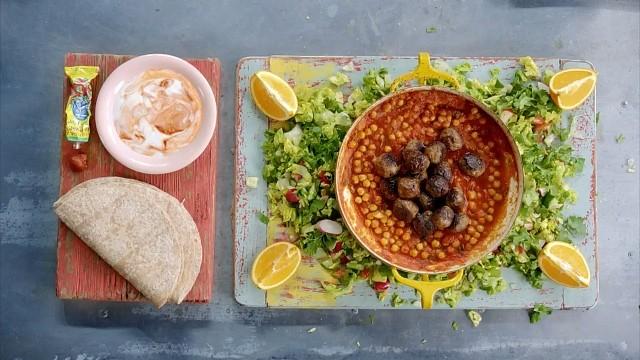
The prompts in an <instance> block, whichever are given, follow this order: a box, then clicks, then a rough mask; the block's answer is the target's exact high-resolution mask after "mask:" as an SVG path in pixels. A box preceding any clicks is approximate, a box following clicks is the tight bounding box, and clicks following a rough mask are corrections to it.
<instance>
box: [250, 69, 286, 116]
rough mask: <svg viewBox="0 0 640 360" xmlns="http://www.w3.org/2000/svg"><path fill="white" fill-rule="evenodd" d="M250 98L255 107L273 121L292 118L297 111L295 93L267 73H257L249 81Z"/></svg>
mask: <svg viewBox="0 0 640 360" xmlns="http://www.w3.org/2000/svg"><path fill="white" fill-rule="evenodd" d="M250 87H251V96H252V97H253V101H254V102H255V103H256V106H257V107H258V109H260V111H262V112H263V113H264V114H265V115H267V116H268V117H270V118H271V119H274V120H279V121H283V120H287V119H290V118H292V117H293V116H294V115H295V114H296V111H297V110H298V98H297V97H296V94H295V92H294V91H293V89H292V88H291V86H289V84H287V82H286V81H284V80H283V79H282V78H281V77H279V76H278V75H276V74H274V73H271V72H268V71H258V72H257V73H255V74H253V76H252V77H251V81H250Z"/></svg>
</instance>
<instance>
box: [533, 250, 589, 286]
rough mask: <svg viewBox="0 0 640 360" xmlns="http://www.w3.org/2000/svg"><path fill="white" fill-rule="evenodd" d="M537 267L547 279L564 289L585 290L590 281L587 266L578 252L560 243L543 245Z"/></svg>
mask: <svg viewBox="0 0 640 360" xmlns="http://www.w3.org/2000/svg"><path fill="white" fill-rule="evenodd" d="M538 265H540V269H541V270H542V272H543V273H544V274H545V275H547V277H549V279H551V280H553V281H555V282H556V283H558V284H560V285H563V286H566V287H570V288H585V287H588V286H589V282H590V281H591V274H590V272H589V265H587V261H586V260H585V259H584V256H582V253H580V250H578V249H577V248H576V247H575V246H573V245H571V244H567V243H565V242H562V241H552V242H550V243H548V244H547V245H545V247H544V248H543V249H542V251H541V252H540V254H539V255H538Z"/></svg>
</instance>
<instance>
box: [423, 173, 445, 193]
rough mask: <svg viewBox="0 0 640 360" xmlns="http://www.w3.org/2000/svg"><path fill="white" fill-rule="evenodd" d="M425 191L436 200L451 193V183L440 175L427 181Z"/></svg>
mask: <svg viewBox="0 0 640 360" xmlns="http://www.w3.org/2000/svg"><path fill="white" fill-rule="evenodd" d="M425 190H426V191H427V194H429V195H431V196H432V197H434V198H438V197H441V196H445V195H447V193H448V192H449V181H447V179H445V178H444V177H442V176H440V175H436V176H432V177H430V178H429V179H427V183H426V185H425Z"/></svg>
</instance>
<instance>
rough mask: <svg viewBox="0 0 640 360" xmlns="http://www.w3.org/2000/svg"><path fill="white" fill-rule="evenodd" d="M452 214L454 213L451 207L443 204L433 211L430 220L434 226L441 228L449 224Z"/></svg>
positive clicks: (451, 220)
mask: <svg viewBox="0 0 640 360" xmlns="http://www.w3.org/2000/svg"><path fill="white" fill-rule="evenodd" d="M454 216H455V213H454V212H453V209H451V208H450V207H448V206H446V205H445V206H443V207H441V208H440V209H438V210H436V211H434V212H433V215H431V221H433V225H435V226H436V228H438V229H440V230H442V229H446V228H448V227H449V226H450V225H451V223H452V222H453V217H454Z"/></svg>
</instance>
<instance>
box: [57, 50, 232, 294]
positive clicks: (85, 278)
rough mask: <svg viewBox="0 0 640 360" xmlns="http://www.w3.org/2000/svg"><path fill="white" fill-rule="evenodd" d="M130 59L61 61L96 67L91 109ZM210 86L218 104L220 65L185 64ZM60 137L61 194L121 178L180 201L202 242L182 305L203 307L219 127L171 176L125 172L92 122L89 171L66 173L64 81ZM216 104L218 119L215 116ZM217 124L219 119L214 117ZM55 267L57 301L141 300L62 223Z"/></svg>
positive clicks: (209, 275)
mask: <svg viewBox="0 0 640 360" xmlns="http://www.w3.org/2000/svg"><path fill="white" fill-rule="evenodd" d="M131 57H132V56H127V55H104V54H78V53H69V54H67V55H66V56H65V61H64V64H65V66H76V65H93V66H99V67H100V75H99V76H98V79H97V80H94V82H93V83H92V85H93V99H92V104H91V108H92V110H93V109H95V101H96V98H97V94H98V92H99V91H100V87H101V86H102V83H103V82H104V80H105V79H106V78H107V77H108V76H109V74H110V73H111V72H112V71H113V70H115V68H116V67H118V66H119V65H120V64H122V63H123V62H125V61H127V60H128V59H130V58H131ZM187 61H188V62H189V63H191V64H192V65H194V66H195V67H196V68H197V69H198V70H200V72H201V73H202V74H203V75H204V76H205V78H206V79H207V80H208V81H209V84H210V85H211V88H212V90H213V93H214V94H215V96H216V102H217V103H218V104H220V76H221V74H220V71H221V69H220V62H219V61H218V60H217V59H213V58H210V59H188V60H187ZM62 94H63V97H62V118H61V121H62V124H63V126H62V136H61V156H60V195H62V194H64V193H66V192H67V191H69V189H71V188H72V187H74V186H75V185H77V184H79V183H81V182H83V181H86V180H89V179H93V178H97V177H104V176H121V177H126V178H132V179H137V180H140V181H144V182H147V183H149V184H152V185H154V186H157V187H158V188H160V189H162V190H164V191H166V192H167V193H169V194H171V195H173V196H174V197H176V198H177V199H178V200H180V201H183V203H184V206H185V208H186V209H187V210H188V211H189V213H190V214H191V216H192V217H193V219H194V221H195V222H196V224H197V226H198V231H199V232H200V238H201V240H202V266H201V268H200V274H199V275H198V278H197V279H196V282H195V284H194V286H193V288H192V289H191V292H189V294H188V295H187V297H186V299H185V301H190V302H208V301H209V300H211V297H212V289H213V281H214V266H213V259H214V253H213V252H214V240H215V239H214V236H215V215H214V214H215V213H214V211H215V185H216V156H217V145H218V129H217V127H218V125H217V123H216V129H215V131H214V135H213V138H212V140H211V143H210V144H209V146H208V147H207V148H206V149H205V151H204V152H203V153H202V155H200V157H199V158H198V159H197V160H196V161H194V162H193V163H191V164H190V165H189V166H187V167H185V168H184V169H182V170H179V171H177V172H174V173H170V174H163V175H147V174H142V173H138V172H136V171H133V170H130V169H128V168H126V167H124V166H123V165H121V164H120V163H118V162H117V161H116V160H115V159H113V158H112V157H111V155H109V153H108V152H107V151H106V149H105V148H104V147H103V146H102V143H101V142H100V138H99V137H98V132H97V130H96V127H95V118H94V117H93V116H92V119H91V135H90V139H89V142H88V143H87V144H84V145H83V148H82V149H83V150H84V151H85V152H86V153H87V156H88V160H89V168H88V169H87V170H85V171H83V172H81V173H75V172H73V171H71V168H70V166H69V162H68V160H69V155H70V154H72V153H73V151H74V150H73V149H72V144H71V143H70V142H68V141H66V139H65V138H64V121H65V117H64V107H65V105H66V101H67V98H68V96H69V81H68V79H67V78H66V77H65V79H64V85H63V90H62ZM219 109H220V106H219V105H218V114H219V113H220V110H219ZM218 121H220V117H219V116H218ZM57 254H58V264H57V271H56V295H57V296H58V297H59V298H61V299H85V300H103V301H104V300H106V301H141V300H144V298H143V296H142V295H141V294H140V293H139V292H138V291H137V290H136V289H135V288H134V287H133V286H132V285H131V284H129V283H128V282H127V281H126V280H125V279H124V278H123V277H122V276H120V275H119V274H118V273H117V272H116V271H115V270H113V269H112V268H111V267H110V266H109V265H108V264H107V263H105V262H104V261H103V260H102V259H100V257H99V256H98V255H97V254H96V253H94V252H93V250H91V249H90V248H89V247H87V246H86V245H85V244H84V242H82V240H80V239H79V238H78V237H76V236H75V234H73V232H71V231H70V230H69V229H67V227H66V226H65V225H64V224H63V223H61V222H60V223H59V226H58V249H57Z"/></svg>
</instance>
